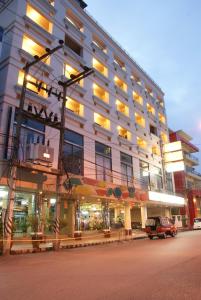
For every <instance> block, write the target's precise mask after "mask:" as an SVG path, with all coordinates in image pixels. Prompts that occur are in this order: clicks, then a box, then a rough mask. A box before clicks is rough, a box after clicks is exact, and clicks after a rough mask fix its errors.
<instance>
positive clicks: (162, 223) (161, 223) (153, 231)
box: [145, 217, 177, 240]
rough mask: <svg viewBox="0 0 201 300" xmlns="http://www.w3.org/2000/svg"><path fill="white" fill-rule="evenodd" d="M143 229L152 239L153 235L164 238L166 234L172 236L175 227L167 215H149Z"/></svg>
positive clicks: (175, 232)
mask: <svg viewBox="0 0 201 300" xmlns="http://www.w3.org/2000/svg"><path fill="white" fill-rule="evenodd" d="M145 231H146V233H147V235H148V237H149V238H150V239H151V240H152V239H153V237H154V236H157V237H159V238H164V239H165V238H166V237H167V235H170V236H172V237H174V236H175V235H176V234H177V228H176V226H175V225H174V224H173V223H172V221H171V220H170V219H169V218H168V217H149V218H148V219H147V220H146V223H145Z"/></svg>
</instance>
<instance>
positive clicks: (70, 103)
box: [66, 97, 84, 117]
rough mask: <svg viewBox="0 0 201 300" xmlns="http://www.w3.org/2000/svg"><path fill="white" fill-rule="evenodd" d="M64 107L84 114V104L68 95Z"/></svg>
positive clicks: (80, 114) (81, 114)
mask: <svg viewBox="0 0 201 300" xmlns="http://www.w3.org/2000/svg"><path fill="white" fill-rule="evenodd" d="M66 108H67V109H69V110H71V111H73V112H74V113H75V114H77V115H79V116H82V117H83V116H84V105H82V104H80V103H79V102H77V101H76V100H74V99H72V98H70V97H67V102H66Z"/></svg>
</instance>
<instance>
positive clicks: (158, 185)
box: [150, 166, 163, 191]
mask: <svg viewBox="0 0 201 300" xmlns="http://www.w3.org/2000/svg"><path fill="white" fill-rule="evenodd" d="M150 188H151V189H152V190H159V191H160V190H162V188H163V179H162V172H161V169H160V168H158V167H155V166H151V168H150Z"/></svg>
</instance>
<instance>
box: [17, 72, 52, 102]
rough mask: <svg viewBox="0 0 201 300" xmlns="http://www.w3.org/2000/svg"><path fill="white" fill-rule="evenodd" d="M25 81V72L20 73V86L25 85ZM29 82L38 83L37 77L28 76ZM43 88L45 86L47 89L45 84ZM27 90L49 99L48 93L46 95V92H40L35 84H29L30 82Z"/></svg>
mask: <svg viewBox="0 0 201 300" xmlns="http://www.w3.org/2000/svg"><path fill="white" fill-rule="evenodd" d="M23 80H24V72H23V71H19V75H18V84H19V85H23ZM27 81H31V82H33V83H37V82H38V80H37V79H36V78H35V77H33V76H31V75H27ZM42 86H43V87H44V88H46V87H47V86H46V84H45V83H43V85H42ZM26 88H27V89H28V90H30V91H32V92H34V93H36V94H38V95H40V96H42V97H44V98H47V93H46V91H45V90H43V89H41V90H40V91H38V89H37V87H36V86H35V85H34V84H32V83H29V82H28V83H27V85H26Z"/></svg>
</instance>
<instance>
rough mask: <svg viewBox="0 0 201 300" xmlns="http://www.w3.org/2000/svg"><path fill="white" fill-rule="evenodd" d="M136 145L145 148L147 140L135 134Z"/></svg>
mask: <svg viewBox="0 0 201 300" xmlns="http://www.w3.org/2000/svg"><path fill="white" fill-rule="evenodd" d="M137 145H138V146H139V147H140V148H142V149H145V148H146V147H147V142H146V141H145V140H143V139H142V138H140V137H138V136H137Z"/></svg>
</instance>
